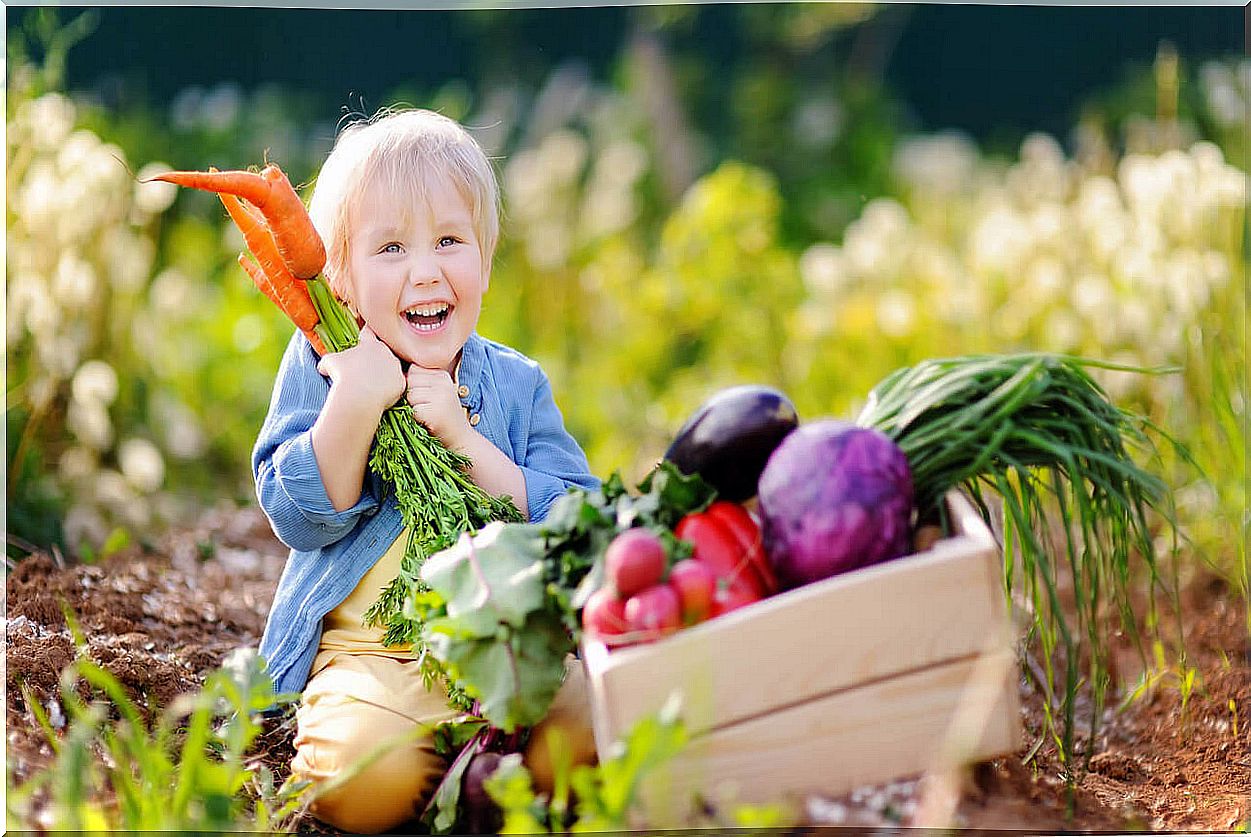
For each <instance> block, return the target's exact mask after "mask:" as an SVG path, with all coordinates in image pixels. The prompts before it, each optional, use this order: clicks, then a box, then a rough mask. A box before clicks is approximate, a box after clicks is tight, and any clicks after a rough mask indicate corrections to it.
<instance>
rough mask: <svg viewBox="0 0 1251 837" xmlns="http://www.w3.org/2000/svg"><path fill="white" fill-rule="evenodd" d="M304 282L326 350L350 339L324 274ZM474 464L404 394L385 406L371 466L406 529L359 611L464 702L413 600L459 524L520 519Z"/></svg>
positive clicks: (352, 327)
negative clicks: (474, 471)
mask: <svg viewBox="0 0 1251 837" xmlns="http://www.w3.org/2000/svg"><path fill="white" fill-rule="evenodd" d="M308 290H309V296H310V297H311V298H312V301H313V307H314V308H316V309H317V315H318V318H319V320H320V322H319V323H318V324H317V326H316V328H315V329H314V330H315V331H316V332H317V335H318V336H319V337H321V339H322V342H323V343H324V344H325V346H326V349H327V351H331V352H341V351H343V350H345V349H350V348H351V347H352V346H355V345H356V343H357V341H358V340H359V339H360V328H359V326H358V325H357V322H356V318H355V317H353V316H352V315H351V314H349V313H348V311H347V309H346V308H345V307H344V306H343V304H342V303H341V302H340V301H339V300H338V299H337V298H336V297H335V295H334V292H333V291H331V289H330V286H329V285H328V284H327V283H326V281H325V279H324V278H323V277H321V276H318V277H316V278H314V279H311V280H309V282H308ZM471 464H472V463H471V461H470V460H469V458H468V457H466V456H464V455H463V454H460V453H457V452H455V451H453V450H450V449H448V448H447V447H446V446H445V445H444V444H443V443H442V442H441V441H439V439H438V438H436V437H435V436H433V435H431V434H430V431H429V430H427V429H426V427H425V425H423V424H421V422H419V421H417V419H416V418H415V417H414V416H413V411H412V408H411V407H409V405H408V403H407V402H406V401H404V400H403V399H402V398H401V399H400V400H399V401H398V402H397V403H396V404H394V405H393V406H391V407H388V408H387V409H386V410H385V411H384V412H383V414H382V420H381V421H380V422H379V423H378V432H377V434H376V435H375V437H374V445H373V450H372V451H371V452H370V456H369V468H370V470H371V471H372V472H373V473H375V474H377V475H378V476H379V477H381V478H382V480H383V482H384V483H385V484H386V485H388V486H390V487H391V488H393V489H394V491H395V501H396V505H397V506H398V507H399V510H400V516H401V517H402V519H403V521H404V526H405V529H406V530H407V533H408V534H407V540H406V542H405V546H404V558H403V560H402V561H401V564H400V572H399V575H397V576H396V577H395V579H393V580H392V581H391V583H390V584H389V585H388V586H387V587H386V588H384V589H383V591H382V593H381V594H380V595H379V597H378V599H377V601H375V602H374V603H373V604H372V605H371V606H370V607H369V609H368V610H366V611H365V614H364V622H365V624H366V625H367V626H371V627H378V628H382V629H383V639H382V642H383V644H384V645H388V646H401V647H403V646H409V647H412V648H413V650H415V651H417V652H418V655H419V657H420V659H421V660H422V669H421V671H422V676H423V678H424V679H425V683H426V686H427V687H432V686H434V685H435V684H436V683H437V682H439V681H442V682H444V683H447V685H448V687H449V691H450V693H451V694H450V695H449V696H450V698H451V700H452V702H453V704H454V705H456V706H457V707H458V708H461V709H465V710H468V709H469V708H470V707H471V701H470V700H469V699H468V698H467V696H465V695H464V694H463V693H462V692H461V691H460V690H459V689H457V688H455V687H454V686H453V685H452V684H451V683H450V681H449V680H448V678H447V677H446V673H445V672H444V670H443V668H442V666H441V665H440V664H439V662H438V661H437V660H436V659H435V658H434V656H433V655H432V654H428V653H426V649H425V644H424V642H423V640H422V636H421V620H420V619H419V618H418V617H417V615H416V611H415V610H414V608H413V604H412V602H413V600H414V598H415V596H417V595H419V594H420V593H423V592H425V591H426V590H427V587H426V585H425V582H423V581H422V580H421V579H420V576H419V575H418V573H419V572H420V570H421V565H422V563H423V562H424V561H425V559H426V558H428V557H429V556H431V555H433V554H435V553H436V552H439V551H440V550H443V549H446V548H448V547H450V546H452V545H453V544H455V543H456V539H457V538H459V537H460V535H461V534H462V533H463V532H470V533H475V532H477V530H478V529H480V528H482V527H483V526H485V525H486V524H487V523H489V522H491V521H493V520H503V521H508V522H521V521H522V520H523V517H522V514H521V512H520V511H519V510H518V508H517V507H516V506H515V505H514V504H513V502H512V499H511V498H510V497H495V496H493V495H491V494H490V493H488V492H486V491H484V490H483V489H482V488H481V487H480V486H478V485H477V484H476V483H475V482H474V481H473V480H471V479H470V478H469V467H470V465H471Z"/></svg>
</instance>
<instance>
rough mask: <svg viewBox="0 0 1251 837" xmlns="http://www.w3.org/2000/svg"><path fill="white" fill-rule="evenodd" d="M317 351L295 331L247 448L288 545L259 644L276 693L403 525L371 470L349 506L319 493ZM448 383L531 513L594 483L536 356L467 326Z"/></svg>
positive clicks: (299, 676) (291, 682) (263, 497)
mask: <svg viewBox="0 0 1251 837" xmlns="http://www.w3.org/2000/svg"><path fill="white" fill-rule="evenodd" d="M317 361H318V356H317V354H316V352H315V351H314V350H313V348H312V346H311V345H310V344H309V342H308V340H307V339H306V338H305V337H304V335H302V334H300V333H298V332H297V333H295V334H293V335H292V338H291V342H290V343H289V344H288V346H287V351H286V353H285V355H284V356H283V359H282V365H281V366H280V367H279V370H278V375H277V378H276V380H275V382H274V392H273V397H272V399H271V401H270V406H269V414H268V415H267V416H266V418H265V423H264V424H263V425H262V427H261V432H260V435H259V437H258V438H257V442H256V447H255V449H254V450H253V453H252V471H253V475H254V477H255V478H256V493H257V497H258V498H259V500H260V505H261V509H262V510H263V511H264V512H265V515H266V517H267V518H268V519H269V522H270V525H271V526H272V527H273V530H274V533H275V534H276V535H277V536H278V538H279V539H280V540H282V542H283V543H285V544H286V545H287V546H289V547H290V548H291V554H290V556H289V557H288V559H287V565H286V568H285V569H284V570H283V574H282V578H281V579H280V580H279V582H278V589H277V591H276V592H275V594H274V601H273V605H272V606H271V608H270V613H269V619H268V621H267V622H266V625H265V633H264V636H263V637H262V638H261V647H260V651H261V654H262V655H263V656H264V657H265V659H266V661H267V663H268V666H269V675H270V677H271V678H272V679H273V681H274V685H275V688H276V690H277V691H278V692H280V693H284V692H296V691H299V690H301V689H302V688H303V687H304V683H305V681H306V680H307V679H308V673H309V669H310V667H311V665H312V662H313V657H314V656H316V653H317V641H318V637H319V636H320V633H321V621H322V618H323V617H324V616H325V615H326V614H327V613H329V612H330V611H331V610H332V609H334V608H335V607H336V606H337V605H338V604H339V603H340V602H342V601H343V600H344V599H345V598H346V597H347V595H348V594H349V593H350V592H351V591H352V590H353V589H354V588H355V587H356V585H357V583H359V581H360V580H361V578H362V577H363V576H364V575H365V573H366V572H368V571H369V569H370V567H372V566H373V565H374V563H375V562H376V561H377V560H378V558H379V557H380V556H381V555H382V554H383V552H384V551H385V550H386V549H387V547H389V546H390V545H391V543H392V542H393V541H395V539H396V538H397V537H398V536H399V534H400V532H401V530H402V529H403V521H402V520H401V517H400V512H399V509H398V507H397V506H396V503H395V497H394V496H393V495H392V494H391V493H390V492H389V491H388V490H387V487H386V486H385V485H384V484H383V482H382V481H381V480H380V479H379V478H378V477H376V476H375V475H374V474H372V473H370V472H367V473H366V475H365V484H364V488H363V490H362V492H361V497H360V499H359V500H358V501H357V502H356V504H355V505H353V506H352V507H351V508H348V509H346V510H344V511H341V512H337V511H335V510H334V507H333V506H332V505H331V503H330V499H329V498H328V497H327V496H326V491H325V487H324V486H323V484H322V480H321V473H320V471H319V470H318V467H317V460H316V458H315V456H314V454H313V445H312V437H311V430H312V427H313V423H314V422H315V421H316V420H317V416H318V415H319V414H320V412H321V409H322V406H323V405H324V404H325V401H326V396H327V394H328V393H329V391H330V381H329V379H328V378H325V377H323V376H322V375H321V374H320V373H318V372H317ZM457 382H458V384H459V388H458V392H459V393H460V395H461V403H462V404H463V405H464V406H465V408H466V409H467V410H468V411H469V417H470V419H469V420H470V423H471V424H472V425H473V426H474V428H475V429H476V430H477V431H478V432H479V433H481V434H482V435H483V436H485V437H486V438H487V439H488V440H489V441H490V442H491V443H492V444H494V445H495V446H496V447H497V448H499V449H500V450H501V451H503V452H504V453H505V454H506V455H507V456H508V457H509V458H511V459H512V460H513V462H515V463H517V465H518V466H519V467H520V468H521V471H522V473H523V474H524V476H525V481H526V498H527V503H528V505H529V511H530V520H531V521H535V522H537V521H540V520H543V519H544V518H545V517H546V516H547V513H548V509H549V508H550V507H551V505H552V502H553V501H554V500H556V498H557V497H559V496H561V495H562V494H564V493H565V492H566V491H567V490H568V489H569V488H572V487H575V486H578V487H582V488H586V489H589V490H593V489H595V488H597V487H598V485H599V481H598V480H597V479H596V478H595V477H594V476H593V475H592V474H591V472H590V468H589V466H588V464H587V460H586V455H585V454H584V453H583V452H582V449H581V448H580V447H579V446H578V443H577V442H576V441H574V439H573V437H572V436H570V435H569V433H568V431H566V430H565V426H564V421H563V419H562V417H561V414H560V410H559V408H557V406H556V402H555V400H554V399H553V397H552V388H551V385H550V384H549V383H548V380H547V376H546V375H545V374H544V373H543V370H542V368H540V366H539V365H538V363H536V362H535V361H533V360H531V359H530V358H528V357H526V356H525V355H522V354H521V353H520V352H517V351H515V350H513V349H510V348H508V347H507V346H504V345H502V344H500V343H495V342H493V341H491V340H487V339H485V338H483V337H481V336H480V335H478V334H476V333H475V334H472V335H471V336H470V338H469V340H468V342H467V343H466V344H465V347H464V351H463V353H462V356H461V362H460V368H459V371H458V374H457Z"/></svg>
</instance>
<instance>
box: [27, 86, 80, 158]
mask: <svg viewBox="0 0 1251 837" xmlns="http://www.w3.org/2000/svg"><path fill="white" fill-rule="evenodd" d="M17 122H18V124H20V125H21V126H22V127H24V128H25V129H26V130H28V131H29V132H30V140H31V144H32V145H34V146H35V147H36V148H40V149H52V148H56V147H57V146H59V145H60V144H61V143H62V142H63V141H64V140H65V137H66V136H68V135H69V132H70V130H71V129H72V128H73V127H74V104H73V103H72V102H71V101H70V100H69V99H68V98H66V97H65V96H63V95H61V94H60V93H45V94H44V95H42V96H40V97H39V98H38V99H32V100H30V101H27V102H23V103H22V105H21V107H19V108H18V112H17Z"/></svg>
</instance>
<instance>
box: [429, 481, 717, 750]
mask: <svg viewBox="0 0 1251 837" xmlns="http://www.w3.org/2000/svg"><path fill="white" fill-rule="evenodd" d="M639 489H640V491H641V492H642V493H641V494H639V495H638V496H636V497H635V496H631V495H630V494H629V493H628V492H627V491H626V489H625V486H624V484H623V483H622V481H621V477H620V476H619V475H618V474H613V475H612V476H610V477H609V478H608V479H607V480H605V481H604V483H603V485H602V486H601V487H600V488H599V489H598V490H596V491H585V490H583V489H572V490H570V492H569V493H568V494H566V495H564V496H563V497H561V498H559V499H558V500H557V501H556V502H555V503H554V504H553V507H552V510H551V512H550V514H549V515H548V518H547V520H546V521H545V522H544V523H541V524H522V523H502V522H495V523H491V524H489V525H487V526H485V527H483V529H482V530H481V531H480V532H479V533H478V534H477V535H476V536H473V537H470V536H469V535H464V536H462V537H461V539H460V540H459V541H458V542H457V543H456V544H455V545H454V546H452V547H451V548H449V549H445V550H443V551H442V552H440V553H438V554H437V555H434V556H432V557H430V558H429V559H427V561H426V562H425V564H424V566H423V567H422V568H421V570H420V572H419V575H418V579H417V581H418V582H419V583H412V584H410V587H409V595H408V599H407V600H406V604H405V610H406V611H408V612H410V613H411V614H412V617H413V620H414V621H415V622H416V623H418V624H423V625H424V627H423V629H422V633H421V639H422V641H423V642H424V643H425V647H426V650H427V651H428V653H429V654H430V656H431V657H433V658H434V660H435V661H437V666H438V668H439V669H441V670H443V671H445V672H446V673H447V676H448V679H449V682H450V684H451V685H452V687H453V688H454V689H458V690H461V691H463V693H464V694H466V695H468V696H469V697H471V698H474V699H476V700H477V701H478V711H479V712H480V713H481V714H482V717H484V718H485V719H486V720H487V721H488V722H489V723H490V724H491V725H492V726H495V727H498V728H500V729H502V730H505V731H507V732H512V731H513V730H515V729H517V728H519V727H530V726H534V725H535V724H537V723H538V722H539V721H541V720H542V719H543V717H544V716H545V715H546V714H547V710H548V707H550V706H551V702H552V699H553V698H554V697H555V695H556V691H557V690H558V689H559V688H560V683H561V679H562V677H563V676H564V660H565V657H566V655H568V654H569V653H570V652H572V651H573V649H574V648H575V647H576V645H577V639H578V637H579V635H580V626H579V624H578V616H577V614H578V611H579V610H580V609H581V607H582V605H583V603H584V602H585V600H586V598H587V597H588V596H590V594H591V593H592V592H594V590H595V589H596V588H597V587H598V586H599V585H600V583H601V580H602V577H603V557H604V552H605V550H606V549H607V548H608V544H609V543H610V542H611V541H612V539H613V538H614V537H616V535H617V534H618V533H619V532H622V531H625V530H626V529H629V528H631V527H633V526H646V527H647V528H649V529H651V530H653V531H656V532H657V533H659V534H661V536H662V538H663V539H666V543H667V545H668V548H669V550H670V552H671V554H672V555H673V556H675V557H684V555H685V553H686V552H687V551H689V547H685V545H683V544H680V542H679V541H677V540H676V539H675V538H674V537H673V534H672V532H671V531H670V528H671V527H672V526H673V525H675V524H676V523H677V521H678V520H680V519H681V518H682V516H684V515H686V514H688V513H690V512H692V511H699V510H701V509H703V508H706V507H707V505H708V504H709V503H711V502H712V499H713V496H714V493H713V491H712V489H711V488H709V487H708V485H707V483H705V482H704V481H703V480H702V479H700V478H699V477H698V476H689V477H688V476H684V475H682V474H681V473H680V472H678V471H677V470H676V468H674V466H673V465H672V464H670V463H667V462H664V463H661V464H660V465H659V466H658V467H657V468H656V470H654V471H653V472H652V473H650V474H649V475H648V476H647V478H646V479H645V480H644V481H643V482H642V483H640V485H639Z"/></svg>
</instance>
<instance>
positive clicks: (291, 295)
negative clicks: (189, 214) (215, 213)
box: [218, 194, 319, 329]
mask: <svg viewBox="0 0 1251 837" xmlns="http://www.w3.org/2000/svg"><path fill="white" fill-rule="evenodd" d="M218 197H219V198H221V202H222V203H223V204H225V205H226V211H227V212H228V213H230V218H231V220H233V221H234V222H235V226H237V227H238V228H239V230H240V231H241V232H242V233H243V240H244V241H246V242H247V244H248V249H249V250H251V251H252V255H254V256H256V260H257V261H258V262H260V267H261V270H262V272H264V274H265V277H266V278H267V279H268V280H269V281H270V283H271V284H272V286H273V289H274V293H275V295H276V298H275V300H274V301H275V302H277V303H278V307H279V308H281V309H282V310H283V311H285V312H286V314H287V316H288V317H290V318H291V321H292V322H294V323H295V324H296V325H297V326H299V327H300V328H301V329H311V328H312V327H313V326H315V325H317V322H318V319H319V318H318V316H317V309H315V308H314V307H313V301H312V299H311V298H310V297H309V295H308V287H307V286H306V285H305V284H304V280H302V279H296V278H295V277H294V276H292V275H291V272H290V271H289V270H287V266H286V264H285V263H284V262H283V261H282V259H281V258H280V257H279V255H278V248H277V245H276V244H275V242H274V237H273V236H272V235H271V234H270V232H269V229H268V228H267V227H266V226H265V221H264V219H262V218H259V217H257V215H256V214H255V210H249V209H248V208H247V207H246V206H245V205H244V203H243V202H242V201H240V200H239V199H238V198H236V197H235V196H234V195H230V194H220V195H218Z"/></svg>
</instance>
